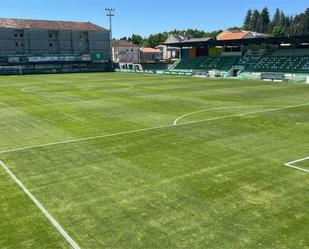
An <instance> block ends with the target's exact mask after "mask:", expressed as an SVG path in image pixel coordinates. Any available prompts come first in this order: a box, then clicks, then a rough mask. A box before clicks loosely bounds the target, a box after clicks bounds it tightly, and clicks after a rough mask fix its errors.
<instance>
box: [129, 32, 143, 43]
mask: <svg viewBox="0 0 309 249" xmlns="http://www.w3.org/2000/svg"><path fill="white" fill-rule="evenodd" d="M131 41H132V43H133V44H135V45H140V44H142V42H143V37H141V36H140V35H135V34H133V35H132V37H131Z"/></svg>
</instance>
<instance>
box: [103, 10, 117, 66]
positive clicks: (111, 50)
mask: <svg viewBox="0 0 309 249" xmlns="http://www.w3.org/2000/svg"><path fill="white" fill-rule="evenodd" d="M105 11H106V16H107V17H109V39H110V45H109V46H110V47H109V52H110V60H111V69H112V70H113V69H114V62H113V34H112V31H113V30H112V17H113V16H115V9H111V8H107V9H105Z"/></svg>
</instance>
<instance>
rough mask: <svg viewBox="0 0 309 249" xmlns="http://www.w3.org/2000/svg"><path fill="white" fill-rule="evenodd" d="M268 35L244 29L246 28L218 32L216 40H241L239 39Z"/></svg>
mask: <svg viewBox="0 0 309 249" xmlns="http://www.w3.org/2000/svg"><path fill="white" fill-rule="evenodd" d="M268 36H270V35H267V34H262V33H257V32H252V31H246V30H226V31H223V32H222V33H220V34H219V35H218V36H217V40H219V41H223V40H241V39H250V38H259V37H268Z"/></svg>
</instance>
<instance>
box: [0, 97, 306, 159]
mask: <svg viewBox="0 0 309 249" xmlns="http://www.w3.org/2000/svg"><path fill="white" fill-rule="evenodd" d="M308 105H309V103H306V104H300V105H294V106H286V107H281V108H273V109H268V110H261V111H255V112H245V113H240V114H231V115H226V116H221V117H215V118H209V119H201V120H196V121H190V122H186V123H181V124H176V125H173V124H169V125H161V126H155V127H149V128H142V129H137V130H131V131H123V132H117V133H113V134H106V135H99V136H93V137H85V138H77V139H71V140H64V141H59V142H53V143H46V144H39V145H32V146H27V147H21V148H15V149H8V150H3V151H0V154H4V153H9V152H16V151H22V150H28V149H35V148H42V147H47V146H53V145H59V144H68V143H75V142H82V141H88V140H94V139H100V138H108V137H115V136H120V135H125V134H132V133H138V132H143V131H151V130H158V129H164V128H169V127H177V126H185V125H190V124H195V123H200V122H208V121H215V120H221V119H226V118H233V117H241V116H247V115H254V114H259V113H267V112H275V111H281V110H286V109H291V108H297V107H302V106H308Z"/></svg>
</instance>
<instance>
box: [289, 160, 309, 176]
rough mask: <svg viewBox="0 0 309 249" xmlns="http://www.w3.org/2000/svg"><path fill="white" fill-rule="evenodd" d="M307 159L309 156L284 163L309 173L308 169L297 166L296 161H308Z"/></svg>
mask: <svg viewBox="0 0 309 249" xmlns="http://www.w3.org/2000/svg"><path fill="white" fill-rule="evenodd" d="M306 160H309V156H307V157H303V158H301V159H298V160H295V161H292V162H288V163H285V164H284V165H285V166H287V167H290V168H294V169H298V170H301V171H304V172H308V173H309V170H308V169H304V168H301V167H297V166H295V164H296V163H299V162H302V161H306Z"/></svg>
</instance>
